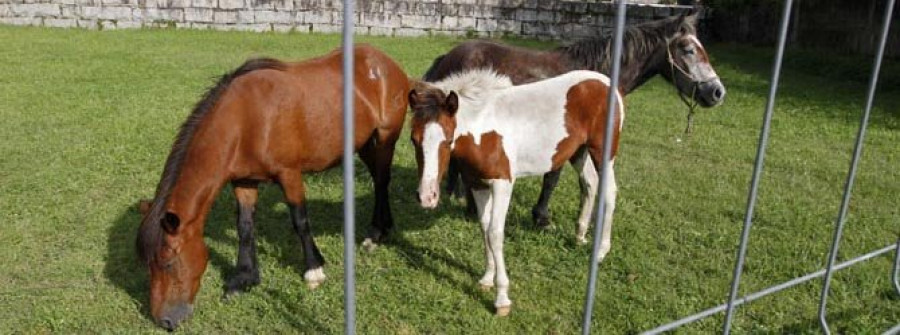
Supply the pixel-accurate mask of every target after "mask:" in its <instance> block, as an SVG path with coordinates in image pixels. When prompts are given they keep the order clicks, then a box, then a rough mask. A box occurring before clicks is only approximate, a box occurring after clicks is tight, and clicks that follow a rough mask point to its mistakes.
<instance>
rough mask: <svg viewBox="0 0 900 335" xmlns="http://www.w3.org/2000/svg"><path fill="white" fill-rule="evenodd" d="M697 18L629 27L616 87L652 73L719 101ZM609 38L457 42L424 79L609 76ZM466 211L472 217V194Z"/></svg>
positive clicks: (452, 183)
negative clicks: (470, 72)
mask: <svg viewBox="0 0 900 335" xmlns="http://www.w3.org/2000/svg"><path fill="white" fill-rule="evenodd" d="M696 22H697V17H696V14H685V15H679V16H674V17H670V18H667V19H662V20H658V21H653V22H648V23H644V24H639V25H636V26H632V27H629V28H628V29H627V30H626V31H625V35H624V40H623V42H624V43H623V44H624V45H623V46H624V50H623V58H622V67H621V69H622V70H621V71H622V72H621V75H620V79H619V88H620V89H621V91H622V92H624V93H625V94H626V95H627V94H628V93H631V92H632V91H633V90H635V89H637V88H638V87H640V86H641V85H643V84H644V83H645V82H647V80H649V79H650V78H653V77H654V76H656V75H662V76H663V78H665V79H666V80H668V81H669V82H670V83H673V85H675V86H676V88H677V91H678V94H679V95H681V96H682V97H683V99H685V101H686V102H687V101H688V100H694V101H695V102H696V103H697V104H699V105H700V106H703V107H712V106H716V105H719V104H721V103H722V101H723V99H724V98H725V86H723V85H722V82H721V81H720V80H719V77H718V75H716V72H715V70H713V68H712V65H710V62H709V57H708V55H707V54H706V50H705V49H704V48H703V45H702V44H700V41H699V40H698V39H697V36H696V28H695V26H696ZM611 41H612V38H611V37H610V36H600V37H594V38H589V39H585V40H582V41H579V42H576V43H574V44H571V45H568V46H563V47H560V48H557V49H555V50H552V51H538V50H531V49H525V48H518V47H513V46H508V45H504V44H499V43H495V42H490V41H470V42H465V43H462V44H460V45H459V46H457V47H455V48H453V49H452V50H450V52H448V53H447V54H445V55H443V56H440V57H438V58H437V59H435V61H434V63H433V64H432V65H431V68H430V69H428V71H427V72H426V73H425V76H424V80H425V81H429V82H436V81H439V80H442V79H445V78H447V77H448V76H450V75H451V74H454V73H458V72H460V71H463V70H467V69H476V68H485V67H489V68H492V69H494V70H495V71H497V72H498V73H500V74H503V75H506V76H509V78H510V79H511V80H512V82H513V84H514V85H520V84H523V83H528V82H532V81H536V80H541V79H545V78H549V77H553V76H557V75H559V74H562V73H565V72H568V71H572V70H592V71H597V72H600V73H604V74H609V73H610V62H611V60H612V58H611V57H609V56H610V54H611V53H612V51H611V49H612V43H611ZM456 170H457V169H456V168H455V164H454V163H453V162H451V165H450V170H449V171H448V175H449V177H448V183H447V191H448V193H451V192H458V190H457V186H456V182H457V180H458V177H457V175H458V172H456ZM559 175H560V171H559V170H556V171H551V172H548V173H547V174H546V175H544V181H543V187H542V188H541V195H540V197H539V198H538V202H537V204H536V205H535V206H534V207H533V208H532V211H531V214H532V217H533V219H534V221H535V223H537V224H538V225H539V226H546V225H548V224H549V223H550V213H549V211H548V209H547V208H548V205H549V203H550V195H551V194H552V193H553V189H554V188H555V187H556V184H557V183H558V182H559ZM467 198H468V201H467V202H468V206H467V208H468V211H469V213H474V206H473V205H472V198H471V194H467Z"/></svg>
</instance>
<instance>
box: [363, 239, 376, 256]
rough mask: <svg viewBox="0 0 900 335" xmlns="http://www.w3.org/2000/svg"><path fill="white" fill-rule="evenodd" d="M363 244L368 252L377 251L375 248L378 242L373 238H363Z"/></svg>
mask: <svg viewBox="0 0 900 335" xmlns="http://www.w3.org/2000/svg"><path fill="white" fill-rule="evenodd" d="M362 246H363V249H364V250H366V252H368V253H372V252H374V251H375V248H377V247H378V243H375V242H374V241H372V239H371V238H366V239H365V240H363V243H362Z"/></svg>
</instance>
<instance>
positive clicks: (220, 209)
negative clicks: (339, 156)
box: [104, 165, 477, 332]
mask: <svg viewBox="0 0 900 335" xmlns="http://www.w3.org/2000/svg"><path fill="white" fill-rule="evenodd" d="M357 170H361V167H357ZM361 171H365V170H364V169H362V170H361ZM329 173H335V172H334V171H332V172H326V173H325V174H329ZM368 177H369V176H368V174H367V173H365V172H362V173H361V174H358V175H357V179H359V180H360V182H362V183H368V185H367V186H370V185H371V180H370V179H369V178H368ZM416 178H417V172H416V170H415V169H413V168H407V167H400V166H396V165H395V166H394V167H393V182H392V184H391V194H390V197H391V198H390V202H391V209H392V212H393V215H394V221H395V226H394V228H393V231H392V233H391V234H390V235H389V236H388V238H387V240H386V241H385V242H384V243H385V244H387V245H388V246H390V245H395V246H396V248H398V249H400V250H402V251H401V252H402V253H404V254H406V255H407V256H411V255H415V256H413V257H421V256H420V255H423V254H426V253H427V254H431V255H436V254H437V251H434V250H430V251H427V252H425V251H424V250H425V249H424V248H423V247H419V246H415V245H412V244H410V243H409V242H408V241H407V240H405V239H403V238H402V237H400V236H401V234H400V232H401V231H409V230H420V229H428V228H430V227H431V226H432V225H431V222H433V221H436V220H440V219H441V218H442V217H443V216H445V215H447V214H449V213H450V212H451V211H453V210H461V208H460V209H457V208H447V207H449V206H445V208H444V210H440V211H434V212H429V213H427V214H424V213H423V211H422V209H421V208H420V207H419V205H418V203H416V202H415V198H414V196H413V195H411V194H408V193H412V192H410V191H409V190H414V189H415V183H417V179H416ZM339 180H340V177H339V175H337V176H336V177H334V178H331V176H325V178H323V179H322V180H317V181H314V182H316V183H318V182H321V183H339ZM404 190H406V191H404ZM308 197H309V198H308V199H307V204H308V206H309V211H310V213H309V214H310V221H311V222H312V232H313V236H314V237H321V236H330V235H342V234H343V202H342V201H340V200H337V201H332V200H322V199H320V198H318V197H317V195H316V194H314V193H312V194H308ZM137 200H139V199H134V204H133V205H130V206H128V207H127V208H125V209H124V210H123V211H122V214H120V215H119V217H118V218H117V219H116V220H115V222H113V224H112V226H111V227H110V228H109V229H108V231H107V236H108V238H107V255H106V265H105V268H104V275H105V276H106V277H107V278H108V279H109V281H110V282H112V283H113V284H114V285H115V286H117V287H118V288H120V289H121V290H123V291H125V292H126V293H127V294H128V295H129V296H130V297H131V299H132V301H133V302H134V303H135V304H136V305H137V306H138V308H139V310H140V312H141V313H142V314H143V315H144V316H146V317H148V319H149V316H150V310H149V281H148V278H149V274H148V271H147V270H146V269H145V267H144V266H143V264H142V263H141V261H140V260H139V259H138V257H137V254H136V250H135V238H136V236H137V229H138V226H139V225H140V220H141V214H140V213H139V212H138V209H137V205H136V203H137ZM283 201H284V198H283V195H282V192H281V190H280V188H279V187H278V186H277V185H275V184H262V185H260V188H259V202H258V204H257V211H256V213H255V222H256V223H255V224H256V226H255V233H256V238H257V243H258V244H261V242H265V243H267V244H268V245H274V246H276V247H275V248H274V250H267V249H263V248H261V249H259V250H258V252H259V253H260V255H262V254H264V253H268V254H270V255H271V254H272V253H275V254H276V255H275V257H274V258H275V259H277V260H278V262H279V263H280V264H281V265H282V266H285V267H291V268H293V270H294V271H295V272H296V273H297V275H298V276H300V277H302V276H303V271H304V270H305V269H304V268H303V252H302V249H301V247H300V243H299V238H298V237H297V235H296V234H295V232H294V230H293V227H292V225H291V224H290V220H289V218H288V214H287V212H286V211H275V210H273V207H274V206H273V205H275V204H277V203H280V202H283ZM374 201H375V199H374V194H372V193H371V192H368V194H362V195H360V196H357V197H356V212H357V229H356V236H357V243H359V242H360V241H361V239H362V238H363V237H364V232H365V231H366V230H368V228H369V227H370V226H371V224H370V220H369V219H370V218H371V213H372V209H373V207H374ZM236 217H237V215H236V205H235V199H234V196H233V194H232V188H231V186H227V187H225V188H223V190H222V191H221V193H220V195H219V196H218V198H217V200H216V202H215V203H214V204H213V207H212V208H211V210H210V213H209V216H208V218H207V222H206V226H205V227H204V235H205V238H206V239H208V240H211V241H216V242H221V243H223V244H226V245H229V246H230V247H231V248H233V250H236V249H237V244H238V241H237V238H236V237H235V236H236V233H233V231H234V230H235V229H236V228H235V222H236ZM409 217H412V218H416V219H412V220H407V219H405V218H409ZM418 218H421V219H418ZM395 243H396V244H395ZM208 250H209V264H210V265H211V266H214V267H217V268H219V269H220V272H221V274H222V277H223V278H222V281H223V282H226V280H227V278H230V277H231V276H233V275H235V274H236V273H237V268H236V266H235V261H236V260H235V259H233V257H227V256H226V255H224V254H222V253H221V252H220V251H217V250H216V249H215V248H209V249H208ZM378 250H379V249H376V250H375V251H374V252H378ZM236 253H237V252H236V251H235V252H234V254H236ZM260 258H261V259H262V258H263V257H260ZM441 259H442V260H443V261H444V262H446V263H447V264H449V265H451V266H453V267H456V268H459V269H461V270H462V271H468V272H471V271H472V270H471V269H467V268H466V267H465V266H464V265H463V264H462V263H459V262H457V261H455V260H453V259H452V258H450V257H446V256H444V257H442V258H441ZM328 261H329V260H326V267H327V264H329V262H328ZM332 261H333V260H332ZM420 261H421V259H420ZM433 270H434V272H438V271H437V270H436V269H433ZM439 276H441V277H442V278H444V277H446V278H449V276H445V275H444V276H442V275H439ZM262 280H263V281H265V280H266V278H262ZM467 286H471V285H460V287H462V288H465V287H467ZM201 289H202V288H201ZM207 289H208V288H207ZM218 289H220V290H222V292H223V293H224V287H220V288H218ZM262 293H263V294H265V295H267V296H270V297H272V299H273V300H274V302H277V304H275V305H276V306H279V307H278V309H279V311H280V312H281V314H282V315H283V316H284V317H285V319H286V320H287V321H288V322H289V323H290V324H292V325H296V326H298V327H300V326H302V327H310V326H311V325H309V324H308V322H310V321H311V320H317V318H316V317H315V312H314V311H311V310H305V309H304V308H303V306H293V305H292V304H290V303H288V302H289V301H290V299H289V298H290V297H287V296H286V295H284V294H282V293H280V292H276V291H274V290H264V291H263V292H262ZM473 293H477V292H473ZM301 320H302V321H301ZM312 326H313V327H314V328H315V329H319V330H321V331H323V332H324V331H326V330H327V329H328V328H327V327H325V326H324V325H321V324H315V325H312Z"/></svg>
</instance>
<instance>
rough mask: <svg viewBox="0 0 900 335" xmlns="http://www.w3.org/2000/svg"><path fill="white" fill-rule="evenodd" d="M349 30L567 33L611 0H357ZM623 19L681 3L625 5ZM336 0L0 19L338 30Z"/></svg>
mask: <svg viewBox="0 0 900 335" xmlns="http://www.w3.org/2000/svg"><path fill="white" fill-rule="evenodd" d="M356 6H357V9H356V11H355V13H354V21H355V23H356V32H357V33H360V34H371V35H388V36H423V35H455V36H469V37H476V36H477V37H499V36H521V37H532V38H557V39H558V38H562V39H570V38H577V37H580V36H585V35H595V34H597V32H598V31H601V32H602V31H606V30H608V29H611V27H612V24H613V21H614V12H615V6H614V5H613V4H612V3H609V2H597V1H571V0H564V1H550V0H424V1H405V0H358V1H357V2H356ZM628 6H629V8H628V16H629V23H634V22H640V21H646V20H652V19H657V18H662V17H666V16H670V15H675V14H678V13H680V12H682V11H684V10H687V9H688V8H689V7H685V6H665V5H656V4H646V3H645V1H639V2H636V3H631V4H629V5H628ZM342 22H343V2H342V1H341V0H0V24H12V25H35V26H47V27H73V28H74V27H77V28H86V29H123V28H142V27H143V28H193V29H219V30H248V31H259V32H262V31H278V32H287V31H298V32H322V33H336V32H340V31H341V24H342Z"/></svg>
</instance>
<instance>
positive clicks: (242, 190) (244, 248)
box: [225, 183, 259, 295]
mask: <svg viewBox="0 0 900 335" xmlns="http://www.w3.org/2000/svg"><path fill="white" fill-rule="evenodd" d="M234 197H235V198H236V199H237V205H238V220H237V234H238V257H237V271H238V273H237V274H236V275H235V276H234V277H231V278H229V279H228V281H227V283H226V284H225V295H231V294H234V293H239V292H240V291H242V290H248V289H250V288H251V287H253V286H255V285H258V284H259V263H258V260H257V256H256V237H255V236H254V234H253V213H254V212H255V211H256V201H257V199H258V198H259V189H258V188H257V184H256V183H235V184H234Z"/></svg>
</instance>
